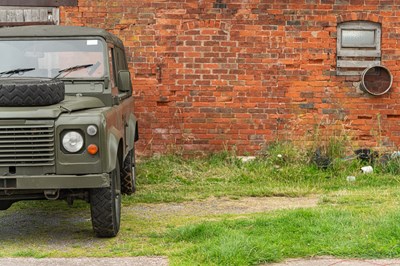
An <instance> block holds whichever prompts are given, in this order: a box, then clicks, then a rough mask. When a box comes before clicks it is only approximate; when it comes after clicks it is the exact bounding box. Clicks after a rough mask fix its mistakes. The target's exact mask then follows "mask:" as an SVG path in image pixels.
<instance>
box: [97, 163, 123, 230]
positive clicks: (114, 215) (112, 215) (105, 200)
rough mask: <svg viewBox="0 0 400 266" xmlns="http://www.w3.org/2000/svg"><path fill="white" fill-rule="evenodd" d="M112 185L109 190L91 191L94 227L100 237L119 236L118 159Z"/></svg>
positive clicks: (113, 172)
mask: <svg viewBox="0 0 400 266" xmlns="http://www.w3.org/2000/svg"><path fill="white" fill-rule="evenodd" d="M110 178H111V180H110V181H111V185H110V187H107V188H94V189H91V190H90V211H91V216H92V226H93V230H94V232H95V234H96V235H97V236H98V237H114V236H116V235H117V234H118V231H119V227H120V221H121V179H120V166H119V161H118V159H117V162H116V166H115V169H114V170H113V171H112V172H111V173H110Z"/></svg>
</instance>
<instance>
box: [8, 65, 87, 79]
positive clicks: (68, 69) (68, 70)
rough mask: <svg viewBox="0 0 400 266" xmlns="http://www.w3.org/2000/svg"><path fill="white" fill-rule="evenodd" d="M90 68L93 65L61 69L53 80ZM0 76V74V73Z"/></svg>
mask: <svg viewBox="0 0 400 266" xmlns="http://www.w3.org/2000/svg"><path fill="white" fill-rule="evenodd" d="M91 66H93V64H87V65H76V66H72V67H68V68H64V69H61V70H59V71H58V74H57V75H56V76H55V77H54V78H53V79H56V78H58V77H59V76H60V75H61V74H62V73H66V74H65V75H64V77H65V76H66V75H68V74H69V73H71V72H74V71H76V70H79V69H83V68H88V67H91ZM0 74H1V73H0Z"/></svg>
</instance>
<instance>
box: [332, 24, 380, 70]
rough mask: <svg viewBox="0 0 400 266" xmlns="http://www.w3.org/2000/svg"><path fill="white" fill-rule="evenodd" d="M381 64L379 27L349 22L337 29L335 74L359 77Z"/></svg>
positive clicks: (378, 25) (377, 25)
mask: <svg viewBox="0 0 400 266" xmlns="http://www.w3.org/2000/svg"><path fill="white" fill-rule="evenodd" d="M380 63H381V25H380V24H379V23H374V22H369V21H350V22H344V23H341V24H339V25H338V29H337V74H338V75H359V74H361V72H362V71H363V70H364V69H365V68H367V67H371V66H376V65H380Z"/></svg>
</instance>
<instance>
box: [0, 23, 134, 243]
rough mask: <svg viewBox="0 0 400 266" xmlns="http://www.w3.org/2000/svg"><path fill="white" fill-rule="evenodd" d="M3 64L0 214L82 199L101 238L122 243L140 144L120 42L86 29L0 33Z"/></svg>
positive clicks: (0, 70) (8, 30) (0, 71)
mask: <svg viewBox="0 0 400 266" xmlns="http://www.w3.org/2000/svg"><path fill="white" fill-rule="evenodd" d="M0 58H1V60H0V209H1V210H6V209H8V208H9V207H10V206H11V205H12V204H13V203H14V202H16V201H20V200H37V199H48V200H58V199H62V200H66V201H67V202H68V204H72V203H73V201H74V200H75V199H81V200H85V201H87V202H89V203H90V209H91V218H92V225H93V230H94V232H95V234H96V235H97V236H99V237H113V236H115V235H117V233H118V231H119V227H120V217H121V195H122V194H131V193H133V192H135V142H136V141H137V140H138V136H139V135H138V123H137V120H136V117H135V115H134V113H133V107H134V102H133V97H132V86H131V78H130V74H129V71H128V64H127V60H126V57H125V50H124V46H123V43H122V41H121V40H120V39H118V38H117V37H116V36H114V35H112V34H110V33H108V32H107V31H105V30H102V29H94V28H85V27H68V26H25V27H15V28H2V29H0Z"/></svg>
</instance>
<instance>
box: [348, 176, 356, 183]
mask: <svg viewBox="0 0 400 266" xmlns="http://www.w3.org/2000/svg"><path fill="white" fill-rule="evenodd" d="M346 180H347V181H348V182H354V181H356V177H355V176H353V175H349V176H348V177H346Z"/></svg>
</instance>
